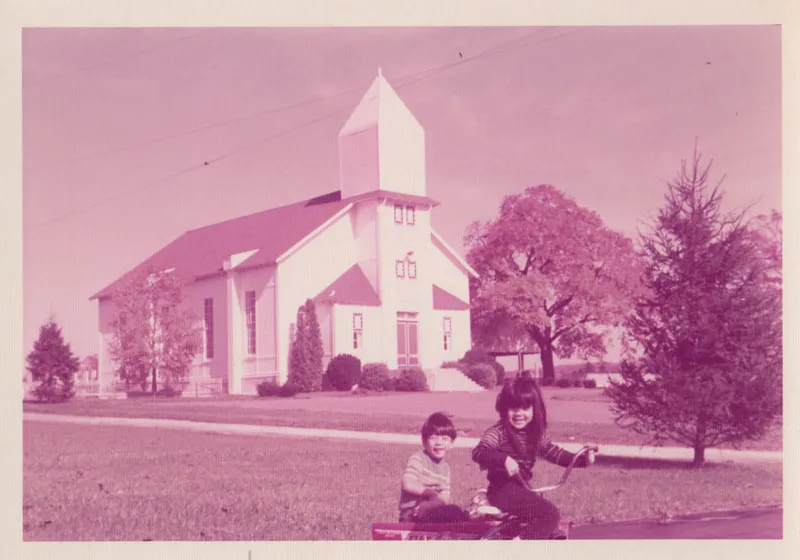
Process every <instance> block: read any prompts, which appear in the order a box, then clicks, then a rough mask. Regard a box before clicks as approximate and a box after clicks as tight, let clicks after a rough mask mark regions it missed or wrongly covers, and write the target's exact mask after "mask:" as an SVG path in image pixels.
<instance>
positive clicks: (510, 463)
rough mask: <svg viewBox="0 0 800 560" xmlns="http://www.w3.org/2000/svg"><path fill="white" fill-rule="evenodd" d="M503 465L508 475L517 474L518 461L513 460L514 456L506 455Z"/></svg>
mask: <svg viewBox="0 0 800 560" xmlns="http://www.w3.org/2000/svg"><path fill="white" fill-rule="evenodd" d="M505 467H506V472H507V473H508V476H514V475H516V474H519V463H517V462H516V461H515V460H514V458H513V457H511V456H510V455H509V456H508V457H506V465H505Z"/></svg>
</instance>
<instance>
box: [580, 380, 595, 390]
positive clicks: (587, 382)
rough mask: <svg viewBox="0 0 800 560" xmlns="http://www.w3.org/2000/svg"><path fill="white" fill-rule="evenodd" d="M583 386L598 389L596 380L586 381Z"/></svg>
mask: <svg viewBox="0 0 800 560" xmlns="http://www.w3.org/2000/svg"><path fill="white" fill-rule="evenodd" d="M583 386H584V387H586V388H587V389H596V388H597V381H596V380H595V379H584V380H583Z"/></svg>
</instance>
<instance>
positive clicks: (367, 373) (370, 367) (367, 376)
mask: <svg viewBox="0 0 800 560" xmlns="http://www.w3.org/2000/svg"><path fill="white" fill-rule="evenodd" d="M392 386H393V382H392V378H391V377H390V376H389V368H387V367H386V364H364V368H363V370H362V372H361V377H360V378H359V379H358V388H359V389H364V390H367V391H390V390H391V389H392Z"/></svg>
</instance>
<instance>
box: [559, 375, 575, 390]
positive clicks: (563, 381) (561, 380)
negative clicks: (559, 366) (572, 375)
mask: <svg viewBox="0 0 800 560" xmlns="http://www.w3.org/2000/svg"><path fill="white" fill-rule="evenodd" d="M570 385H572V383H570V382H569V379H564V378H563V377H560V378H559V379H557V380H556V386H558V387H561V388H562V389H566V388H567V387H569V386H570Z"/></svg>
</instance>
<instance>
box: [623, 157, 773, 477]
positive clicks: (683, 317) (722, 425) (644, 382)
mask: <svg viewBox="0 0 800 560" xmlns="http://www.w3.org/2000/svg"><path fill="white" fill-rule="evenodd" d="M709 170H710V164H709V165H707V166H705V167H702V166H701V165H700V155H699V154H698V153H697V152H695V154H694V159H693V160H692V162H691V164H690V165H689V166H687V162H685V161H684V162H683V164H682V167H681V170H680V172H679V174H678V176H677V177H676V179H674V180H673V181H671V182H670V183H669V184H668V187H667V194H666V197H665V203H664V205H663V207H662V208H661V209H660V211H659V213H658V217H657V219H656V220H655V222H654V224H653V225H652V228H651V231H650V232H649V233H647V234H643V235H642V236H641V241H642V256H643V258H644V262H645V266H644V273H643V283H644V285H645V286H646V288H647V291H646V292H645V294H644V295H643V296H642V297H640V298H638V300H637V301H636V304H635V306H634V312H633V313H632V314H631V316H630V317H629V318H628V321H627V324H626V327H627V328H626V330H627V338H628V341H629V344H628V348H627V355H626V357H625V360H624V361H623V363H622V364H621V368H620V369H621V374H622V379H621V381H620V382H618V383H612V385H611V387H610V388H609V389H608V393H609V395H610V397H611V399H612V409H613V410H614V413H615V418H616V421H617V423H618V424H619V425H621V426H625V427H629V428H631V429H633V430H634V431H636V432H638V433H641V434H646V435H650V436H651V437H653V439H654V440H656V441H659V442H660V441H665V440H673V441H677V442H679V443H682V444H684V445H686V446H688V447H691V448H692V449H693V450H694V460H693V464H694V465H696V466H699V465H701V464H702V463H703V462H704V460H705V450H706V448H709V447H714V446H718V445H722V444H725V443H733V444H738V443H739V442H742V441H744V440H748V439H755V438H759V437H762V436H763V434H764V433H765V431H766V430H767V429H768V428H769V427H770V426H771V424H772V422H773V421H774V419H775V417H776V415H778V414H779V413H780V411H781V381H782V367H783V361H782V360H783V359H782V353H781V352H782V338H781V336H782V335H781V328H782V319H781V299H782V296H781V290H780V286H779V285H778V284H776V283H775V282H774V272H775V271H774V262H770V261H769V260H766V259H764V258H763V256H764V254H765V253H766V252H769V251H773V252H774V251H776V250H777V251H779V248H778V246H779V244H780V241H779V239H778V240H775V239H774V240H773V242H775V243H776V244H777V245H776V246H775V247H772V248H770V247H769V242H767V241H765V239H766V237H765V236H764V235H763V230H762V229H761V228H762V226H761V225H759V223H758V222H757V221H754V222H749V223H748V222H746V221H745V219H744V213H743V212H742V213H738V214H723V212H722V211H721V210H720V206H721V201H722V194H721V192H720V191H719V187H720V184H721V182H720V184H717V185H716V186H715V187H714V188H713V189H709V186H708V174H709ZM631 343H632V344H631Z"/></svg>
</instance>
